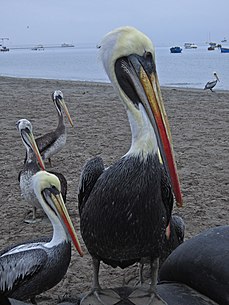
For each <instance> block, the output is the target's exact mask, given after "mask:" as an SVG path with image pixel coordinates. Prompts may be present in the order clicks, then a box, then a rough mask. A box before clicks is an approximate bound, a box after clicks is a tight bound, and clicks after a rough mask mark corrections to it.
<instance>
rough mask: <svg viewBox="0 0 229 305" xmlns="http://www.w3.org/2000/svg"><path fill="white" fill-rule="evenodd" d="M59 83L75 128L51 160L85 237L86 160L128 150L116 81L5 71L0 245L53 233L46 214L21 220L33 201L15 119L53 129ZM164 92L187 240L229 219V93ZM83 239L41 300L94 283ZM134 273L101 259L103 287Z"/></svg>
mask: <svg viewBox="0 0 229 305" xmlns="http://www.w3.org/2000/svg"><path fill="white" fill-rule="evenodd" d="M57 89H59V90H61V91H62V92H63V94H64V97H65V101H66V104H67V106H68V109H69V112H70V114H71V117H72V119H73V122H74V125H75V126H74V128H72V127H71V126H70V124H69V123H68V122H67V123H66V125H67V127H68V138H67V144H66V146H65V148H64V149H63V150H62V151H61V152H59V153H58V154H57V155H56V156H54V157H53V158H52V170H55V171H59V172H61V173H62V174H63V175H64V176H65V177H66V179H67V181H68V193H67V204H66V206H67V209H68V211H69V213H70V216H71V218H72V220H73V223H74V225H75V228H76V230H77V232H78V234H79V236H80V231H79V217H78V208H77V191H78V183H79V177H80V173H81V169H82V167H83V165H84V163H85V162H86V161H87V160H88V159H90V158H92V157H93V156H96V155H99V156H101V157H102V158H103V160H104V162H105V164H106V165H107V166H108V165H110V164H112V163H113V162H114V161H115V160H117V159H118V158H120V157H121V156H122V155H123V154H125V153H126V152H127V151H128V149H129V146H130V141H131V134H130V128H129V122H128V119H127V115H126V112H125V110H124V107H123V106H122V104H121V102H120V101H119V99H118V97H117V96H116V94H115V93H114V90H113V88H112V87H111V85H110V84H102V83H86V82H76V81H60V80H59V81H58V80H42V79H18V78H7V77H0V107H1V112H2V113H1V115H0V117H1V120H0V145H1V152H0V168H1V171H0V182H1V189H0V196H1V226H0V232H1V239H0V249H3V248H4V247H6V246H8V245H11V244H14V243H18V242H22V241H25V240H28V239H33V238H35V237H39V236H49V235H50V234H51V232H52V228H51V225H50V224H49V222H48V220H47V218H46V217H44V218H43V220H42V221H41V222H39V223H36V224H26V223H25V222H24V221H23V220H24V218H25V216H26V214H27V213H28V211H29V210H30V209H31V206H30V205H29V204H27V203H26V202H25V201H23V199H22V198H21V194H20V189H19V183H18V173H19V171H20V169H21V168H22V165H23V160H24V155H25V148H24V145H23V144H22V141H21V138H20V135H19V133H18V131H17V130H16V126H15V123H16V122H17V120H19V119H21V118H26V119H28V120H30V121H31V123H32V125H33V132H34V135H35V137H37V136H39V135H42V134H44V133H46V132H48V131H50V130H52V129H55V128H56V125H57V114H56V110H55V107H54V105H53V103H52V100H51V93H52V92H53V91H54V90H57ZM162 95H163V98H164V103H165V107H166V111H167V114H168V117H169V121H170V126H171V131H172V137H173V145H174V151H175V155H176V161H177V167H178V172H179V176H180V181H181V187H182V192H183V196H184V207H183V208H182V209H177V208H174V211H175V212H176V213H177V214H179V215H180V216H182V217H183V219H184V221H185V224H186V234H185V238H186V239H189V238H191V237H192V236H195V235H196V234H198V233H199V232H201V231H203V230H204V229H207V228H210V227H214V226H219V225H226V224H229V204H228V200H229V199H228V198H229V166H228V164H229V145H228V139H229V92H228V91H217V90H216V91H215V92H213V93H212V92H210V91H204V90H198V89H178V88H176V89H175V88H162ZM47 169H50V168H49V167H47ZM38 215H39V216H43V213H42V212H41V211H39V212H38ZM80 240H81V244H82V246H83V249H84V252H85V256H84V257H83V258H80V256H79V255H78V253H77V252H76V251H75V250H74V249H72V250H73V251H72V260H71V264H70V267H69V270H68V272H67V274H66V276H65V277H64V279H63V280H62V281H61V282H60V283H59V284H58V285H57V286H56V287H54V288H53V289H51V290H49V291H47V292H46V293H43V294H42V295H40V296H39V297H38V298H37V301H38V304H41V305H43V304H48V305H52V304H57V303H58V302H59V301H60V300H62V299H63V298H64V297H76V296H77V295H80V294H81V293H84V292H86V291H88V290H89V289H90V287H91V278H92V270H91V259H90V256H89V254H88V253H87V250H86V247H85V246H84V244H83V241H82V239H81V237H80ZM134 275H136V276H137V269H136V266H133V267H131V268H128V269H126V270H124V271H123V270H121V269H118V268H117V269H112V268H110V267H108V266H106V265H102V267H101V276H100V281H101V285H102V287H116V286H120V285H122V284H123V279H124V277H125V278H126V279H128V278H130V277H133V276H134Z"/></svg>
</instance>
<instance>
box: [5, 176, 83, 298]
mask: <svg viewBox="0 0 229 305" xmlns="http://www.w3.org/2000/svg"><path fill="white" fill-rule="evenodd" d="M32 184H33V189H34V193H35V194H36V197H37V199H38V201H39V203H40V205H41V207H42V208H43V210H44V212H45V213H46V214H47V216H48V218H49V220H50V222H51V224H52V226H53V236H52V238H51V240H50V239H48V238H47V239H40V240H35V241H28V242H25V243H22V244H18V245H15V246H12V247H8V248H7V249H5V250H3V251H1V252H0V274H1V276H0V294H2V295H4V296H7V297H12V298H15V299H18V300H26V299H31V301H32V302H35V297H36V295H38V294H40V293H42V292H44V291H46V290H48V289H50V288H52V287H54V286H55V285H56V284H58V283H59V282H60V280H61V279H62V278H63V276H64V275H65V274H66V272H67V269H68V266H69V263H70V259H71V241H72V242H73V243H74V245H75V247H76V249H77V251H78V252H79V254H80V255H81V256H82V255H83V253H82V250H81V247H80V244H79V241H78V238H77V235H76V232H75V230H74V227H73V224H72V222H71V219H70V217H69V214H68V212H67V209H66V207H65V205H64V201H63V198H62V195H61V191H60V181H59V179H58V178H57V177H56V176H55V175H53V174H50V173H48V172H46V171H39V172H38V173H36V174H35V175H34V176H33V177H32Z"/></svg>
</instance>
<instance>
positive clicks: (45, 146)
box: [36, 90, 74, 164]
mask: <svg viewBox="0 0 229 305" xmlns="http://www.w3.org/2000/svg"><path fill="white" fill-rule="evenodd" d="M52 100H53V103H54V105H55V107H56V110H57V113H58V117H59V122H58V126H57V128H56V129H55V130H54V131H51V132H49V133H46V134H45V135H43V136H41V137H38V138H36V143H37V146H38V149H39V151H40V153H41V155H42V158H43V160H46V159H49V163H50V164H51V157H52V156H53V155H54V154H56V153H57V152H59V151H60V150H61V149H62V148H63V147H64V145H65V143H66V139H67V132H66V128H65V123H64V114H63V111H64V112H65V113H66V115H67V118H68V120H69V122H70V124H71V126H72V127H73V126H74V125H73V122H72V119H71V116H70V114H69V111H68V108H67V106H66V104H65V101H64V96H63V93H62V92H61V91H60V90H56V91H54V93H53V94H52Z"/></svg>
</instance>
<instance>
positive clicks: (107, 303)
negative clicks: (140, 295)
mask: <svg viewBox="0 0 229 305" xmlns="http://www.w3.org/2000/svg"><path fill="white" fill-rule="evenodd" d="M119 301H120V296H119V295H118V294H117V293H116V292H115V291H114V290H113V289H103V290H102V289H101V290H98V289H94V290H92V291H91V292H89V293H88V294H86V295H85V296H84V297H83V298H82V300H81V302H80V305H115V304H116V303H118V302H119Z"/></svg>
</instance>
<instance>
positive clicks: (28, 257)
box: [0, 249, 47, 295]
mask: <svg viewBox="0 0 229 305" xmlns="http://www.w3.org/2000/svg"><path fill="white" fill-rule="evenodd" d="M46 260H47V254H46V253H45V251H44V250H42V249H31V250H28V251H21V252H17V253H12V254H9V255H5V256H2V257H0V274H1V276H0V292H6V295H7V291H14V290H16V289H17V287H19V286H21V285H22V284H25V283H26V282H27V281H28V280H29V279H30V278H31V277H33V276H34V275H36V274H37V273H38V272H39V271H40V269H41V268H42V266H44V265H45V262H46Z"/></svg>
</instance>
